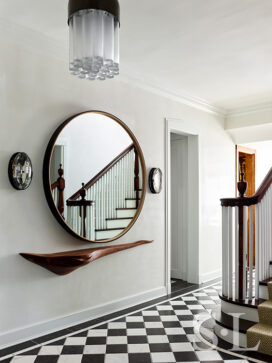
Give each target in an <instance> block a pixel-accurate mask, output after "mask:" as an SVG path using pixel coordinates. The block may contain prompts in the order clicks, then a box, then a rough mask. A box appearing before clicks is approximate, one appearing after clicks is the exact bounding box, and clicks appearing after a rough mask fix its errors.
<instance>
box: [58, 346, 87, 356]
mask: <svg viewBox="0 0 272 363" xmlns="http://www.w3.org/2000/svg"><path fill="white" fill-rule="evenodd" d="M83 349H84V345H65V346H64V347H63V348H62V352H61V354H82V353H83Z"/></svg>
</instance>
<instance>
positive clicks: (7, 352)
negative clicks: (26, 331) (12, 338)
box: [0, 340, 37, 358]
mask: <svg viewBox="0 0 272 363" xmlns="http://www.w3.org/2000/svg"><path fill="white" fill-rule="evenodd" d="M35 345H37V344H36V343H35V342H34V341H33V340H29V341H27V342H24V343H20V344H16V345H13V346H11V347H7V348H4V349H1V350H0V358H1V357H4V356H5V355H10V354H13V353H16V352H19V351H20V350H24V349H27V348H30V347H34V346H35Z"/></svg>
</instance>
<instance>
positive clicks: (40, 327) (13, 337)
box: [0, 286, 166, 349]
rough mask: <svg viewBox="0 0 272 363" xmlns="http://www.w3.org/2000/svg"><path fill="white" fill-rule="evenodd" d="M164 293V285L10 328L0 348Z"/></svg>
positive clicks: (2, 335) (1, 339)
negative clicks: (63, 314)
mask: <svg viewBox="0 0 272 363" xmlns="http://www.w3.org/2000/svg"><path fill="white" fill-rule="evenodd" d="M164 295H166V289H165V287H164V286H162V287H158V288H156V289H153V290H147V291H145V292H143V293H140V294H137V295H132V296H129V297H125V298H122V299H119V300H114V301H110V302H108V303H106V304H101V305H97V306H95V307H92V308H90V309H86V310H82V311H78V312H77V313H74V314H71V315H66V316H59V317H58V318H56V319H52V320H48V321H43V322H40V323H38V324H33V325H29V326H25V327H23V328H20V329H16V330H10V331H8V332H5V333H3V334H1V335H0V342H1V346H0V349H3V348H5V347H7V346H11V345H15V344H19V343H21V342H24V341H27V340H35V338H37V337H40V336H42V335H46V334H50V333H53V332H56V331H58V330H62V329H65V328H69V327H71V326H73V325H77V324H81V323H84V322H86V321H89V320H92V319H96V318H99V317H101V316H104V315H107V314H111V313H114V312H117V311H119V310H123V309H127V308H129V307H132V306H135V305H138V304H141V303H143V302H146V301H149V300H153V299H156V298H158V297H161V296H164Z"/></svg>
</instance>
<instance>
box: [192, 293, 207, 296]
mask: <svg viewBox="0 0 272 363" xmlns="http://www.w3.org/2000/svg"><path fill="white" fill-rule="evenodd" d="M194 296H207V294H205V293H204V292H195V293H194Z"/></svg>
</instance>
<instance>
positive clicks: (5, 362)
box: [1, 357, 13, 363]
mask: <svg viewBox="0 0 272 363" xmlns="http://www.w3.org/2000/svg"><path fill="white" fill-rule="evenodd" d="M12 359H13V357H11V358H7V359H4V360H1V363H10V362H11V360H12Z"/></svg>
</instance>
